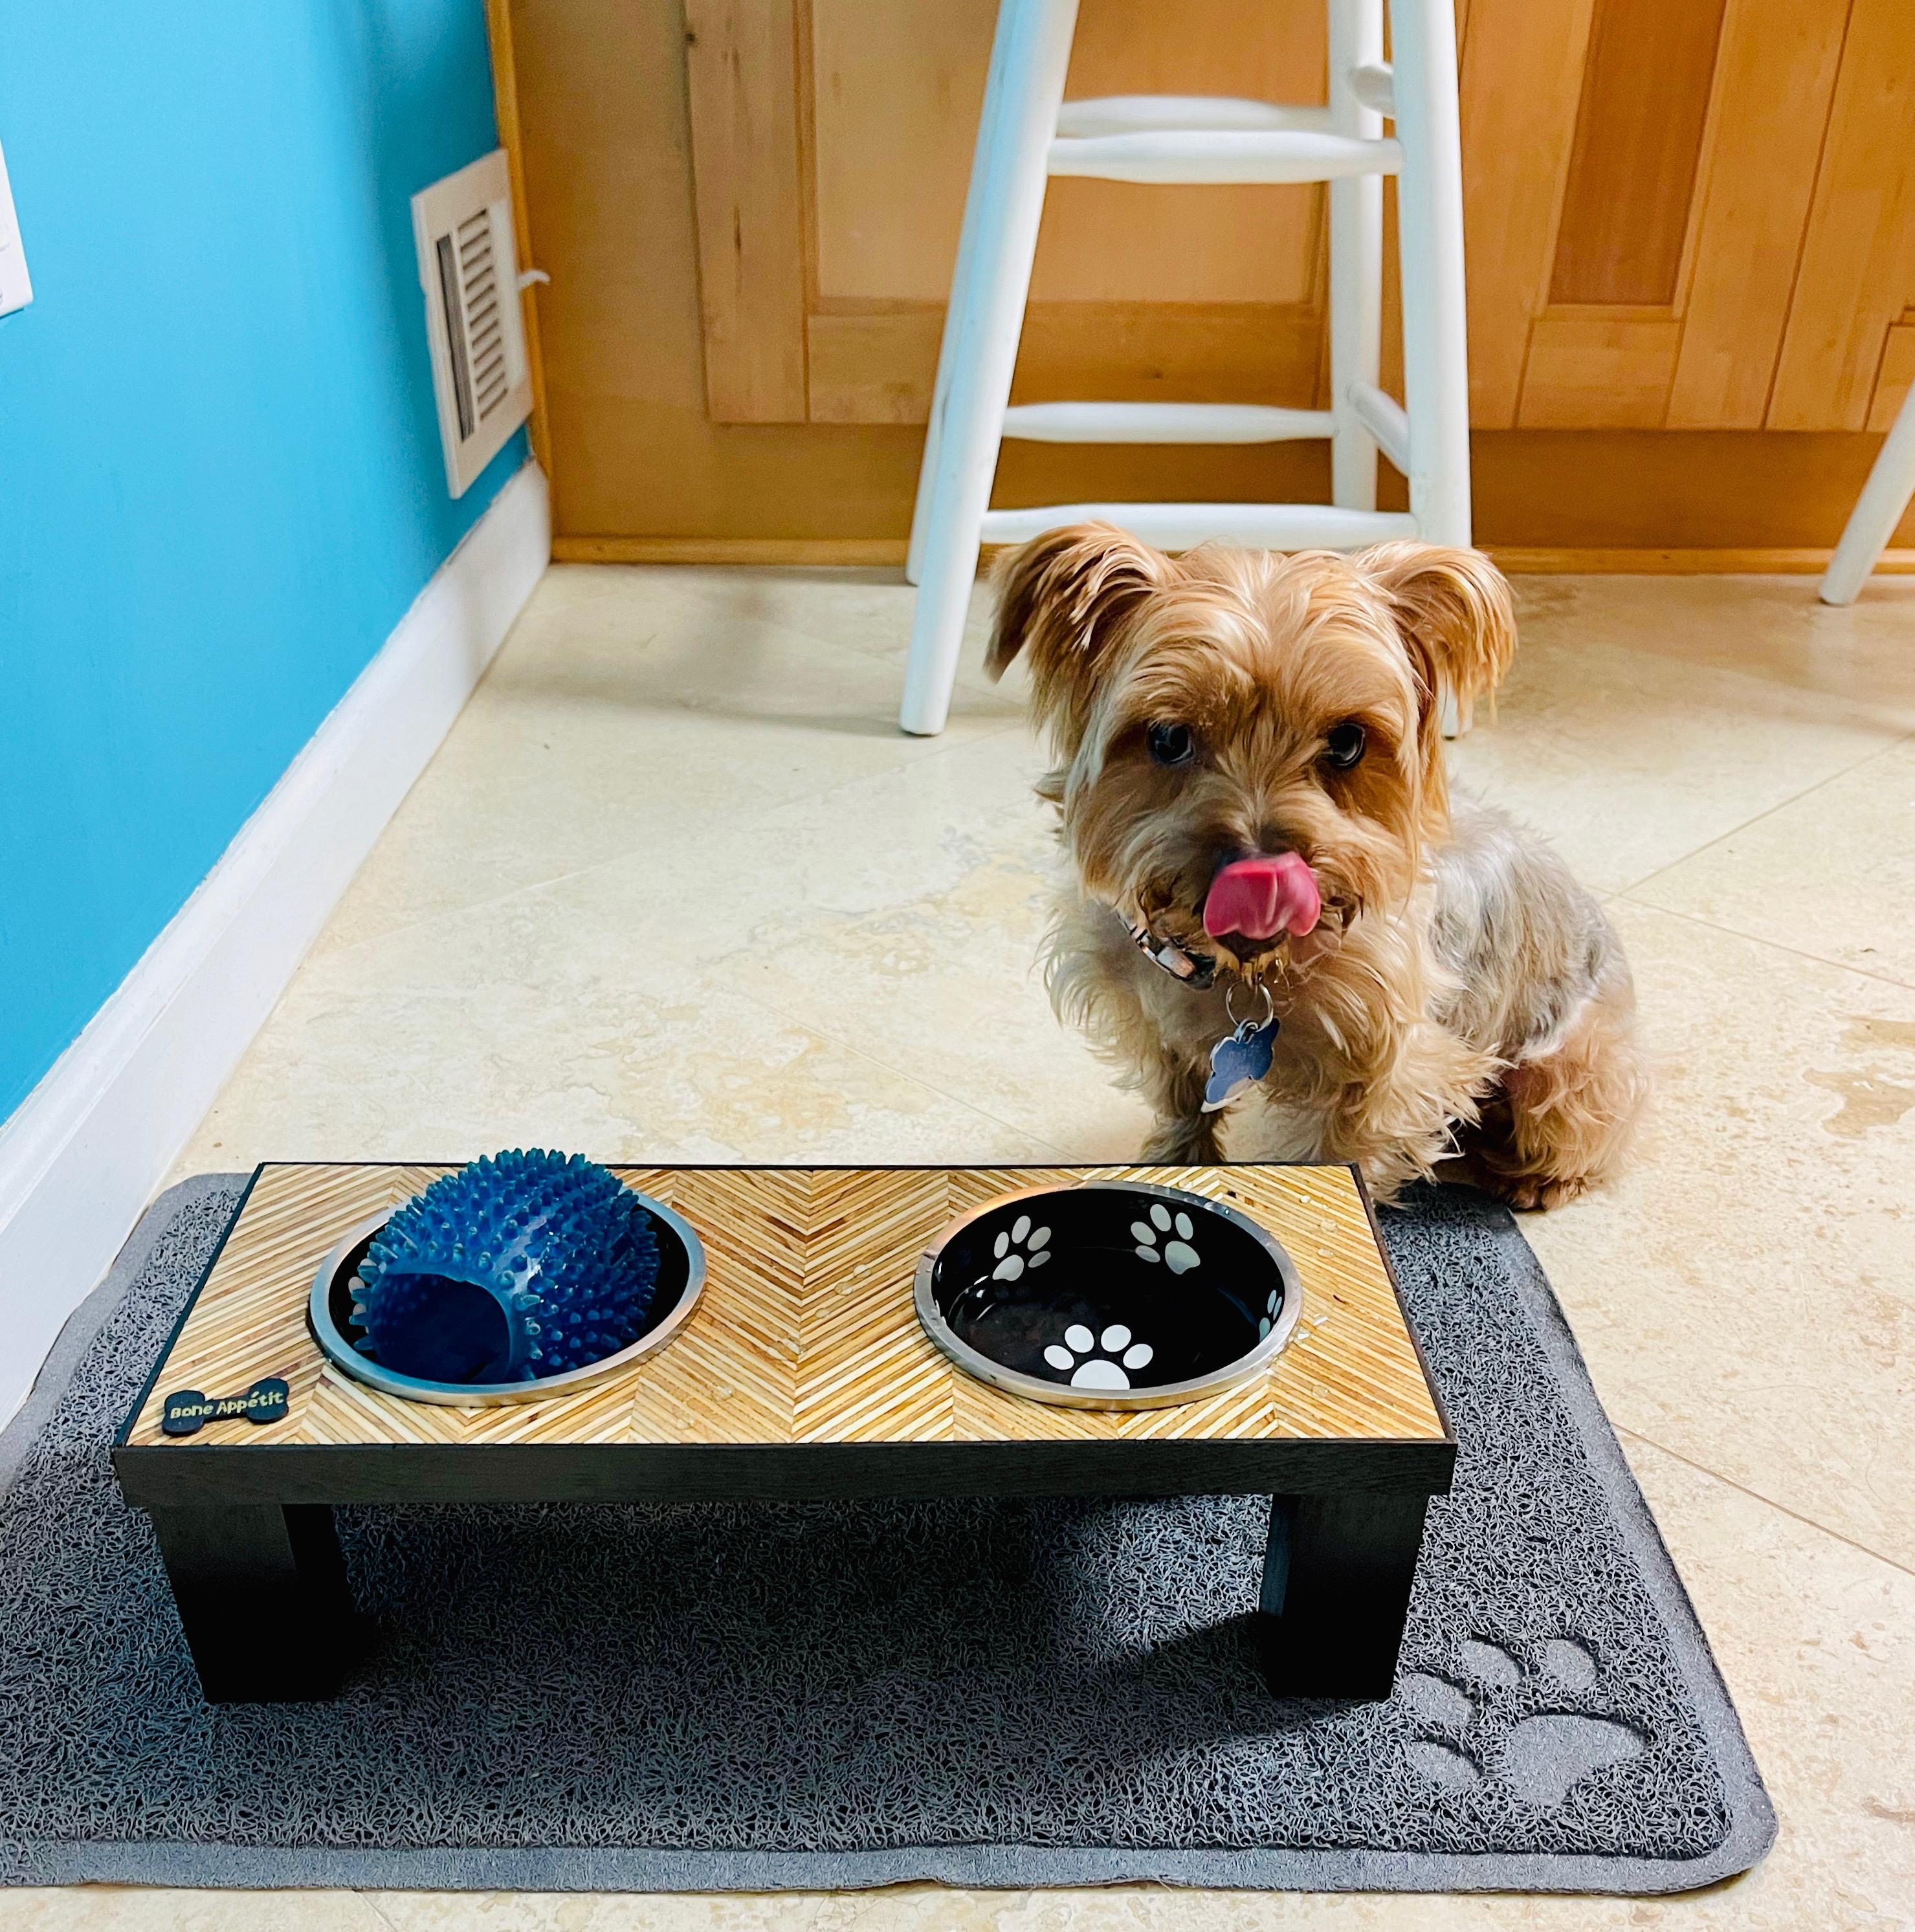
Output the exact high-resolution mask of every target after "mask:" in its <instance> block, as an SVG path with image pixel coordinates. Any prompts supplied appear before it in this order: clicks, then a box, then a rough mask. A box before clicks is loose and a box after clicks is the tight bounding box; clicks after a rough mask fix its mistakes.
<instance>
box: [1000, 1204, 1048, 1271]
mask: <svg viewBox="0 0 1915 1932" xmlns="http://www.w3.org/2000/svg"><path fill="white" fill-rule="evenodd" d="M1050 1238H1051V1231H1050V1230H1049V1229H1048V1228H1034V1227H1032V1226H1031V1217H1030V1216H1029V1215H1028V1214H1020V1215H1019V1216H1018V1217H1017V1220H1016V1223H1014V1224H1013V1226H1012V1228H1011V1230H1010V1232H1009V1233H1008V1234H1004V1235H999V1236H998V1238H997V1242H996V1244H995V1246H994V1247H993V1248H992V1253H993V1254H995V1256H997V1258H998V1265H997V1266H996V1267H995V1268H993V1269H992V1271H991V1275H992V1280H995V1281H1015V1280H1017V1278H1018V1277H1019V1276H1020V1275H1021V1274H1023V1272H1024V1271H1025V1269H1026V1268H1042V1267H1043V1265H1044V1264H1045V1262H1047V1261H1049V1259H1050V1258H1051V1251H1050Z"/></svg>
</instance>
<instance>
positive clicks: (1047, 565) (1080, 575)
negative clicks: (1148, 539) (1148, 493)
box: [984, 523, 1176, 745]
mask: <svg viewBox="0 0 1915 1932" xmlns="http://www.w3.org/2000/svg"><path fill="white" fill-rule="evenodd" d="M1175 571H1176V565H1175V564H1173V563H1172V562H1171V560H1170V559H1169V557H1167V556H1165V555H1164V554H1163V552H1162V551H1161V550H1152V549H1151V547H1150V546H1149V545H1148V544H1142V543H1139V541H1137V539H1136V538H1135V537H1133V536H1127V535H1125V533H1124V532H1123V531H1121V530H1120V529H1115V528H1113V527H1112V526H1111V525H1110V524H1109V523H1073V524H1072V525H1070V526H1069V527H1068V528H1067V529H1061V530H1049V531H1046V532H1045V534H1044V535H1042V536H1040V537H1034V538H1032V539H1031V541H1030V542H1028V544H1021V545H1020V546H1019V547H1018V548H1017V549H1016V550H1010V551H1008V552H1007V553H1005V555H1004V556H1002V557H1001V558H1000V559H998V565H997V567H996V568H995V571H993V572H992V581H993V583H995V586H996V589H997V593H998V610H997V616H996V618H995V620H994V621H993V622H992V627H991V646H990V649H989V652H988V653H987V654H986V657H985V660H984V663H985V667H986V669H987V670H989V672H990V673H991V675H992V676H993V677H1001V676H1003V675H1004V670H1005V667H1007V665H1008V664H1010V661H1011V660H1012V658H1014V657H1016V655H1017V654H1018V652H1019V651H1022V652H1025V655H1026V658H1027V661H1028V664H1029V665H1030V670H1031V694H1032V700H1033V702H1034V705H1035V706H1036V709H1037V714H1038V715H1039V716H1040V718H1043V721H1045V722H1046V724H1049V725H1051V726H1052V727H1054V728H1055V729H1056V730H1058V731H1059V732H1060V733H1062V734H1063V735H1064V737H1065V738H1066V739H1067V740H1068V742H1070V743H1071V744H1072V745H1075V743H1076V741H1077V740H1078V739H1079V738H1081V737H1082V735H1083V732H1084V728H1085V724H1087V723H1088V720H1089V718H1090V714H1091V694H1092V691H1093V688H1094V685H1095V682H1096V677H1097V669H1098V664H1099V660H1100V658H1102V657H1103V654H1104V652H1105V651H1106V649H1108V647H1109V644H1110V642H1111V640H1112V638H1113V637H1115V635H1116V634H1117V633H1118V631H1119V630H1120V629H1121V628H1122V626H1123V624H1124V619H1126V618H1127V617H1128V616H1130V614H1131V613H1132V612H1133V611H1134V610H1136V607H1137V605H1138V604H1139V603H1140V602H1142V600H1143V599H1144V598H1145V597H1147V596H1148V595H1150V593H1151V592H1152V591H1153V590H1156V589H1160V588H1161V587H1162V586H1163V585H1164V584H1166V583H1169V581H1170V580H1171V579H1172V576H1173V575H1174V574H1175Z"/></svg>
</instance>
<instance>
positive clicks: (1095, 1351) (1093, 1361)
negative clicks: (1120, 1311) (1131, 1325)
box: [1044, 1322, 1157, 1389]
mask: <svg viewBox="0 0 1915 1932" xmlns="http://www.w3.org/2000/svg"><path fill="white" fill-rule="evenodd" d="M1156 1354H1157V1351H1156V1350H1155V1349H1153V1348H1152V1347H1151V1345H1150V1344H1149V1343H1148V1342H1139V1341H1138V1340H1136V1338H1135V1337H1133V1335H1132V1334H1131V1333H1130V1330H1129V1329H1127V1328H1125V1327H1124V1324H1123V1323H1122V1322H1112V1324H1111V1325H1110V1326H1109V1328H1106V1330H1105V1331H1103V1334H1101V1335H1094V1334H1091V1331H1090V1330H1089V1329H1088V1328H1085V1326H1084V1325H1083V1324H1082V1322H1073V1323H1072V1324H1071V1325H1070V1327H1069V1328H1067V1329H1066V1330H1065V1331H1064V1340H1062V1341H1061V1343H1060V1342H1053V1343H1052V1344H1051V1345H1050V1346H1049V1348H1048V1349H1046V1350H1045V1351H1044V1360H1045V1361H1047V1362H1048V1363H1049V1364H1050V1365H1051V1367H1052V1368H1054V1369H1055V1370H1056V1371H1057V1372H1058V1374H1059V1375H1068V1376H1070V1386H1071V1387H1072V1388H1095V1389H1127V1388H1129V1387H1130V1373H1129V1372H1130V1371H1132V1370H1137V1369H1147V1368H1148V1367H1150V1365H1151V1361H1152V1360H1153V1358H1154V1357H1155V1355H1156Z"/></svg>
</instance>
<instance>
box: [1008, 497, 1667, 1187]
mask: <svg viewBox="0 0 1915 1932" xmlns="http://www.w3.org/2000/svg"><path fill="white" fill-rule="evenodd" d="M1515 642H1516V634H1515V622H1514V612H1513V610H1512V608H1511V601H1510V595H1509V586H1508V585H1507V584H1506V583H1505V582H1504V581H1503V579H1502V576H1501V575H1500V574H1499V572H1498V571H1496V568H1495V567H1494V566H1493V565H1491V564H1490V562H1489V561H1488V560H1487V559H1486V558H1484V557H1483V556H1480V555H1478V553H1475V552H1474V551H1472V550H1447V549H1441V548H1438V547H1433V546H1431V545H1428V544H1418V543H1391V544H1380V545H1379V546H1378V547H1376V548H1375V549H1373V550H1365V551H1363V552H1361V553H1359V554H1358V555H1355V556H1340V555H1337V554H1335V553H1331V552H1329V551H1323V550H1309V551H1303V552H1300V553H1297V554H1295V555H1292V556H1280V555H1275V554H1271V553H1265V552H1260V551H1245V550H1232V549H1227V548H1225V547H1221V546H1217V545H1205V547H1202V548H1200V549H1197V550H1191V551H1189V552H1188V553H1186V554H1185V555H1184V556H1181V557H1171V556H1165V555H1164V554H1163V553H1162V552H1160V551H1158V550H1152V549H1151V548H1150V547H1148V545H1146V544H1142V543H1139V542H1138V541H1136V540H1135V539H1134V538H1131V537H1130V536H1127V535H1124V533H1123V532H1121V531H1119V530H1116V529H1112V528H1110V527H1109V526H1107V525H1103V524H1094V523H1085V524H1079V525H1078V526H1075V527H1073V528H1071V529H1061V530H1056V531H1053V532H1050V533H1049V534H1048V535H1044V536H1041V537H1039V538H1037V539H1036V540H1035V541H1033V542H1031V543H1028V544H1025V545H1024V546H1023V547H1021V548H1020V549H1019V550H1015V551H1013V552H1012V553H1010V554H1009V555H1008V556H1006V557H1005V558H1004V559H1003V562H1002V563H1001V566H1000V568H999V570H998V612H997V619H996V624H995V629H994V631H993V634H992V640H991V646H990V656H989V667H990V669H991V670H992V673H993V675H999V674H1001V673H1002V672H1003V671H1004V668H1005V667H1006V666H1007V665H1008V664H1010V662H1011V661H1012V660H1013V658H1016V656H1017V655H1019V652H1022V653H1023V655H1024V656H1025V659H1026V660H1027V661H1028V666H1029V670H1030V679H1031V702H1032V705H1033V707H1034V711H1035V713H1036V716H1037V721H1038V723H1039V724H1040V726H1041V727H1043V729H1044V730H1045V731H1046V734H1047V735H1048V736H1049V739H1050V740H1051V742H1052V747H1053V749H1054V751H1055V759H1056V766H1055V769H1054V770H1053V771H1052V772H1050V773H1049V775H1048V776H1047V777H1046V778H1044V779H1043V780H1042V781H1040V784H1039V786H1038V790H1039V791H1040V793H1041V795H1042V796H1044V797H1045V798H1046V799H1049V800H1051V801H1052V802H1053V803H1055V805H1057V806H1058V808H1059V811H1060V813H1061V838H1062V841H1063V844H1064V850H1065V852H1066V853H1067V855H1068V857H1069V859H1070V871H1071V874H1072V877H1071V878H1070V883H1069V884H1068V885H1067V888H1066V889H1065V890H1064V893H1063V895H1062V897H1061V904H1060V905H1059V907H1058V915H1057V919H1056V922H1055V926H1054V928H1053V930H1052V935H1051V939H1050V942H1049V956H1048V969H1049V970H1048V978H1049V985H1050V987H1051V991H1052V999H1053V1001H1055V1004H1056V1005H1057V1007H1058V1011H1059V1013H1060V1014H1061V1015H1063V1016H1065V1017H1066V1018H1067V1019H1071V1020H1073V1021H1074V1022H1076V1023H1077V1024H1079V1025H1081V1026H1082V1027H1083V1028H1085V1031H1087V1032H1088V1034H1090V1035H1091V1038H1092V1040H1094V1042H1095V1043H1097V1045H1098V1046H1099V1047H1100V1049H1103V1051H1104V1052H1105V1053H1106V1055H1107V1056H1108V1057H1109V1058H1110V1059H1112V1061H1114V1062H1115V1063H1116V1064H1118V1066H1119V1067H1120V1068H1121V1070H1122V1072H1123V1076H1124V1084H1125V1085H1128V1086H1130V1087H1133V1088H1135V1089H1136V1090H1137V1091H1139V1092H1141V1093H1142V1094H1143V1095H1144V1096H1145V1098H1146V1099H1147V1100H1148V1101H1149V1102H1150V1103H1151V1106H1153V1107H1154V1109H1155V1111H1156V1113H1157V1130H1156V1131H1155V1133H1154V1134H1153V1135H1152V1136H1151V1139H1150V1141H1149V1142H1148V1145H1147V1146H1146V1147H1145V1151H1144V1157H1145V1159H1146V1160H1151V1161H1163V1162H1167V1163H1205V1162H1211V1161H1216V1160H1220V1159H1221V1158H1222V1151H1221V1146H1220V1140H1219V1132H1220V1128H1221V1127H1222V1125H1223V1120H1224V1118H1225V1113H1226V1109H1228V1108H1229V1106H1231V1105H1232V1103H1235V1102H1238V1100H1240V1099H1242V1098H1249V1097H1250V1096H1251V1095H1252V1094H1254V1095H1255V1096H1256V1098H1257V1099H1258V1100H1260V1101H1261V1103H1262V1106H1263V1108H1264V1109H1265V1113H1266V1115H1267V1120H1266V1123H1265V1127H1266V1131H1265V1132H1264V1133H1259V1136H1258V1139H1259V1142H1262V1141H1265V1140H1266V1139H1268V1141H1269V1142H1271V1145H1268V1148H1265V1149H1262V1150H1260V1151H1264V1152H1265V1153H1266V1154H1267V1156H1268V1157H1269V1158H1272V1159H1277V1160H1327V1161H1354V1162H1355V1163H1358V1164H1359V1165H1360V1166H1361V1168H1362V1169H1363V1172H1364V1174H1365V1175H1366V1177H1367V1178H1368V1180H1369V1181H1370V1184H1371V1185H1372V1187H1373V1188H1374V1189H1375V1190H1376V1192H1377V1193H1378V1194H1379V1196H1381V1197H1382V1198H1383V1199H1388V1197H1389V1196H1391V1195H1392V1194H1393V1193H1394V1192H1395V1191H1396V1190H1397V1189H1398V1188H1399V1187H1401V1186H1402V1185H1403V1183H1404V1182H1405V1181H1408V1180H1410V1179H1412V1178H1415V1177H1416V1176H1419V1175H1428V1174H1430V1172H1432V1171H1433V1169H1435V1168H1436V1166H1437V1164H1438V1163H1439V1162H1442V1161H1445V1160H1449V1159H1451V1158H1452V1157H1460V1158H1461V1159H1462V1160H1464V1161H1465V1162H1466V1163H1467V1169H1468V1171H1469V1173H1470V1175H1471V1177H1472V1178H1474V1179H1475V1180H1477V1181H1479V1182H1480V1183H1481V1184H1483V1185H1484V1186H1486V1187H1488V1188H1490V1190H1492V1191H1493V1192H1494V1193H1497V1194H1499V1195H1500V1196H1502V1198H1503V1199H1505V1200H1506V1201H1508V1202H1510V1203H1511V1205H1513V1206H1516V1207H1519V1208H1547V1207H1551V1206H1554V1205H1556V1204H1558V1203H1559V1202H1565V1201H1568V1200H1572V1199H1574V1197H1575V1196H1577V1195H1578V1194H1580V1193H1582V1192H1583V1190H1584V1189H1585V1188H1586V1187H1590V1186H1591V1185H1592V1184H1595V1183H1597V1182H1599V1181H1603V1180H1604V1179H1606V1178H1608V1177H1609V1176H1610V1175H1612V1174H1613V1173H1614V1172H1616V1169H1617V1168H1618V1166H1619V1165H1620V1164H1621V1163H1622V1160H1623V1158H1624V1157H1625V1154H1626V1153H1627V1151H1628V1146H1629V1143H1630V1141H1631V1137H1632V1135H1633V1133H1634V1128H1635V1126H1636V1123H1637V1118H1638V1116H1639V1115H1640V1112H1641V1109H1642V1104H1643V1100H1644V1097H1645V1094H1646V1084H1647V1083H1646V1077H1645V1069H1644V1065H1643V1058H1642V1056H1641V1055H1640V1052H1639V1050H1638V1049H1637V1046H1636V1043H1635V1040H1634V1006H1635V1001H1634V990H1633V988H1632V986H1631V981H1630V977H1629V968H1628V962H1627V961H1626V960H1625V959H1624V958H1623V956H1622V946H1621V943H1620V941H1619V940H1618V939H1617V938H1616V934H1615V932H1614V931H1613V929H1612V928H1611V927H1610V924H1609V922H1608V920H1607V919H1605V918H1604V916H1603V913H1602V911H1601V908H1600V907H1598V904H1596V902H1595V899H1594V898H1592V897H1591V896H1590V895H1589V893H1588V892H1586V891H1584V890H1583V888H1582V887H1581V886H1579V885H1578V884H1577V883H1576V881H1575V880H1574V879H1573V878H1572V877H1571V876H1570V874H1569V872H1568V869H1567V868H1565V866H1564V865H1563V863H1562V861H1561V860H1560V859H1559V858H1558V857H1557V856H1556V854H1555V853H1553V852H1552V851H1551V850H1550V849H1549V848H1548V847H1546V846H1544V844H1541V842H1539V841H1538V840H1537V839H1536V838H1534V837H1532V836H1531V835H1529V834H1528V833H1527V832H1524V831H1523V830H1522V829H1520V828H1519V827H1518V826H1516V825H1515V824H1514V823H1512V822H1511V820H1508V819H1507V818H1505V817H1503V816H1502V814H1500V813H1499V812H1496V811H1491V810H1490V809H1489V808H1487V807H1485V806H1483V805H1478V804H1475V803H1471V802H1464V801H1462V800H1458V801H1457V802H1455V803H1454V805H1453V804H1452V803H1451V799H1450V796H1449V787H1448V784H1447V783H1446V781H1445V774H1444V757H1443V750H1442V732H1441V727H1440V709H1441V706H1442V701H1443V697H1444V694H1445V693H1448V694H1450V695H1451V697H1452V698H1453V699H1454V701H1455V702H1456V703H1457V704H1458V705H1459V706H1462V707H1463V708H1464V709H1465V710H1467V709H1468V707H1469V706H1471V705H1472V704H1473V703H1474V702H1475V700H1476V699H1477V698H1478V697H1480V696H1481V695H1482V694H1484V693H1486V692H1487V691H1491V690H1493V688H1494V687H1495V685H1496V682H1497V681H1498V679H1499V678H1500V677H1501V676H1502V673H1503V672H1504V670H1505V669H1506V668H1507V667H1508V663H1509V659H1510V656H1511V652H1512V651H1513V650H1514V647H1515ZM1272 1022H1274V1025H1272Z"/></svg>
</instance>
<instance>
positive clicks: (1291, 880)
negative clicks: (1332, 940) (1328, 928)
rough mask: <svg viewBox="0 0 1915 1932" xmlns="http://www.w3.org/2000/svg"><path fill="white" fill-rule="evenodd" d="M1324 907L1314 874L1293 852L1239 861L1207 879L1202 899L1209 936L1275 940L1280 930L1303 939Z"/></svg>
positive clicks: (1204, 921) (1204, 920)
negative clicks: (1231, 935)
mask: <svg viewBox="0 0 1915 1932" xmlns="http://www.w3.org/2000/svg"><path fill="white" fill-rule="evenodd" d="M1322 910H1323V901H1322V897H1321V895H1319V893H1318V892H1317V889H1316V874H1314V873H1313V872H1312V871H1311V870H1310V868H1309V866H1308V865H1306V864H1305V863H1304V861H1303V859H1301V857H1299V856H1298V854H1297V853H1295V852H1280V853H1277V856H1275V857H1274V858H1265V857H1264V856H1262V854H1260V853H1259V855H1258V856H1256V858H1254V859H1234V860H1232V862H1231V863H1230V864H1229V865H1226V866H1225V867H1224V868H1223V869H1222V871H1220V872H1219V873H1218V874H1217V876H1216V877H1215V878H1214V879H1212V880H1211V882H1210V891H1209V892H1208V894H1207V895H1205V899H1204V902H1203V929H1204V930H1205V932H1207V933H1208V934H1209V935H1210V936H1211V938H1213V939H1221V938H1224V937H1225V936H1226V935H1227V934H1229V933H1232V932H1241V934H1242V935H1244V938H1246V939H1274V938H1276V936H1277V934H1279V933H1280V932H1293V933H1295V934H1297V935H1298V936H1299V937H1301V935H1303V934H1304V933H1306V932H1309V931H1310V929H1311V928H1312V927H1313V926H1315V925H1316V922H1317V919H1319V916H1321V915H1322Z"/></svg>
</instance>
